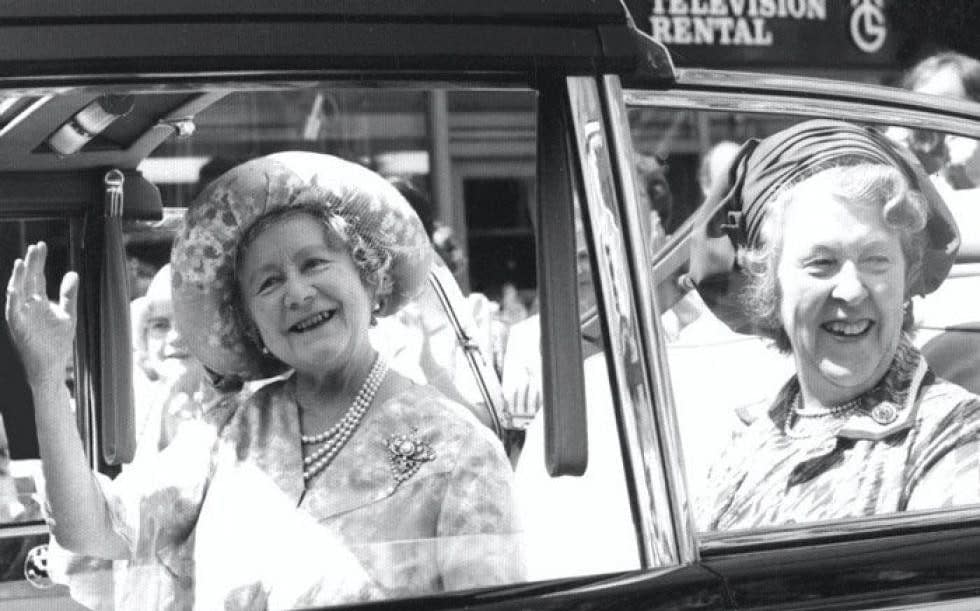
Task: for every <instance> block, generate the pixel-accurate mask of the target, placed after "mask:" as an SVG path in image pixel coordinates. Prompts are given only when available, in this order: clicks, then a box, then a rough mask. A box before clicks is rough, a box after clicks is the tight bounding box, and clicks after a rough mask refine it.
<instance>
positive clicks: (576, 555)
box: [504, 206, 641, 579]
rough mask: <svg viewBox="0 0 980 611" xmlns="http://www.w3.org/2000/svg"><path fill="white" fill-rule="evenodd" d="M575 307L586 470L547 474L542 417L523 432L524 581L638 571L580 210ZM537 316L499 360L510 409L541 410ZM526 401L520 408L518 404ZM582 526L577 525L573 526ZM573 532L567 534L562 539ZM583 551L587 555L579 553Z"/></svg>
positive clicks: (516, 331)
mask: <svg viewBox="0 0 980 611" xmlns="http://www.w3.org/2000/svg"><path fill="white" fill-rule="evenodd" d="M575 228H576V242H575V243H576V250H577V262H578V266H577V271H578V280H579V282H578V286H577V289H578V303H579V312H580V321H581V328H580V329H579V332H580V334H581V338H582V356H583V358H584V362H583V368H584V369H583V374H584V382H585V398H586V419H587V437H588V466H587V468H586V471H585V473H584V474H583V475H582V476H566V477H558V478H555V477H550V476H549V475H548V473H547V471H546V469H545V461H544V453H545V451H544V443H545V440H544V419H543V418H542V417H541V416H540V415H538V416H536V417H535V418H534V419H533V420H532V421H531V423H530V425H529V426H528V429H527V439H526V442H525V445H524V449H523V452H522V455H521V460H520V462H519V463H518V465H517V471H516V475H517V484H518V498H519V499H520V501H521V502H522V503H523V504H524V510H523V512H522V515H524V516H525V519H526V523H527V526H528V528H527V534H526V537H527V542H528V545H527V549H528V571H529V575H530V577H531V578H532V579H546V578H558V577H564V576H571V575H587V574H596V573H610V572H614V571H624V570H631V569H638V568H640V566H641V565H640V557H639V551H638V548H637V534H636V529H635V528H634V525H633V518H632V514H631V512H630V502H629V492H628V489H627V482H626V474H625V473H624V468H623V454H622V450H621V446H620V437H619V433H618V429H617V423H616V413H615V408H614V403H613V401H614V399H613V396H614V395H613V392H612V388H611V386H610V382H609V362H608V361H609V359H610V358H612V355H611V354H610V352H609V347H608V345H609V342H607V341H605V339H604V337H603V331H602V326H601V323H600V320H599V310H598V308H597V303H596V295H597V286H596V284H595V276H594V274H593V271H594V263H593V261H592V260H591V258H590V255H589V246H588V243H587V241H586V232H585V220H584V219H583V217H582V210H581V207H580V206H576V217H575ZM539 334H540V330H539V326H538V321H537V316H535V317H533V318H531V319H528V320H527V321H525V322H523V323H520V324H518V325H515V326H514V327H512V332H511V335H510V338H509V340H508V350H507V353H506V355H505V356H506V360H505V361H504V363H505V367H504V390H505V393H507V397H508V399H509V400H510V401H512V403H514V404H516V405H517V407H516V409H515V411H517V412H521V413H524V414H531V413H534V412H536V411H537V410H539V409H540V407H541V398H540V380H541V378H540V376H541V371H540V367H541V364H540V355H539V353H538V348H537V344H538V342H539ZM527 403H531V405H530V406H528V407H524V408H522V407H521V405H526V404H527ZM583 524H587V525H588V527H586V528H583V527H582V526H581V525H583ZM570 532H575V533H576V534H575V536H569V533H570ZM582 549H588V550H590V552H589V553H588V554H583V553H581V550H582Z"/></svg>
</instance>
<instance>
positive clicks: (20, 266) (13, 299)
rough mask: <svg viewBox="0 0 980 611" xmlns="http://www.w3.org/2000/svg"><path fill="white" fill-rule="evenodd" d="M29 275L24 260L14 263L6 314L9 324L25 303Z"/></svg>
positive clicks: (8, 284) (9, 282)
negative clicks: (25, 281)
mask: <svg viewBox="0 0 980 611" xmlns="http://www.w3.org/2000/svg"><path fill="white" fill-rule="evenodd" d="M26 275H27V268H26V266H25V265H24V260H23V259H17V260H16V261H14V269H13V271H11V272H10V280H9V281H8V282H7V307H6V311H5V312H4V313H5V315H6V317H7V322H10V319H11V316H13V313H14V312H16V311H17V310H19V309H20V307H21V304H23V302H24V277H25V276H26Z"/></svg>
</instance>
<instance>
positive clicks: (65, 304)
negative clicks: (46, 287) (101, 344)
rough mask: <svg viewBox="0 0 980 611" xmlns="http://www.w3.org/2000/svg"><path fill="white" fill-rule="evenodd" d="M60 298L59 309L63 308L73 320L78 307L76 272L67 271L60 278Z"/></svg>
mask: <svg viewBox="0 0 980 611" xmlns="http://www.w3.org/2000/svg"><path fill="white" fill-rule="evenodd" d="M60 294H61V298H60V302H59V303H60V305H61V309H62V310H64V311H65V312H66V313H67V314H68V316H69V317H70V318H71V319H72V320H73V321H74V320H76V317H75V312H76V310H77V308H78V274H77V273H75V272H68V273H67V274H65V277H64V278H62V279H61V291H60Z"/></svg>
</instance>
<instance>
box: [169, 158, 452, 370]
mask: <svg viewBox="0 0 980 611" xmlns="http://www.w3.org/2000/svg"><path fill="white" fill-rule="evenodd" d="M311 192H313V193H315V196H313V197H304V195H308V194H310V193H311ZM298 199H299V200H305V201H309V200H312V201H315V204H316V205H318V206H322V207H323V208H324V209H325V211H326V212H328V213H329V214H334V215H337V216H339V217H341V218H342V219H343V220H344V221H346V223H347V224H348V226H349V227H350V228H351V229H352V230H353V232H354V233H356V234H358V235H359V236H361V237H362V238H363V239H364V240H365V241H366V242H367V243H368V244H370V245H371V246H373V247H375V248H378V249H380V250H383V251H386V252H387V253H388V255H389V257H390V259H391V265H390V268H389V269H388V274H389V277H390V279H391V293H390V294H389V295H386V296H385V298H384V300H383V302H382V304H381V306H382V307H381V310H380V311H379V312H378V314H379V315H381V316H385V315H389V314H392V313H394V312H396V311H397V310H398V309H399V308H401V307H402V306H403V305H405V303H407V302H408V301H410V300H411V299H414V298H415V297H416V296H418V294H419V293H420V292H421V291H422V289H423V288H424V285H425V282H426V278H427V277H428V272H429V266H430V263H431V261H432V248H431V246H430V244H429V238H428V236H427V235H426V233H425V230H424V228H423V227H422V223H421V221H419V218H418V215H416V214H415V211H414V210H412V207H411V206H410V205H409V204H408V202H407V201H406V200H405V198H404V197H402V196H401V194H399V193H398V191H397V190H396V189H395V187H393V186H392V185H391V184H390V183H389V182H388V181H386V180H385V179H384V178H382V177H381V176H379V175H378V174H376V173H374V172H372V171H371V170H368V169H367V168H364V167H362V166H359V165H357V164H354V163H351V162H348V161H344V160H342V159H339V158H337V157H333V156H330V155H323V154H318V153H306V152H286V153H276V154H273V155H268V156H266V157H260V158H258V159H253V160H251V161H248V162H246V163H243V164H241V165H239V166H237V167H235V168H232V169H231V170H229V171H228V172H226V173H225V174H223V175H221V176H220V177H219V178H217V179H216V180H215V181H214V182H212V183H211V184H210V185H208V187H207V188H205V189H204V191H202V192H201V194H200V195H199V196H198V197H197V198H196V199H195V200H194V201H193V202H192V203H191V204H190V206H189V207H188V209H187V213H186V215H185V216H184V225H183V227H182V228H181V230H180V232H179V234H178V236H177V240H176V242H175V243H174V247H173V250H172V252H171V264H172V266H173V281H172V286H173V299H174V315H175V317H176V319H177V326H178V328H180V330H181V334H182V335H183V336H184V337H185V338H186V340H187V343H188V347H189V349H190V350H191V352H192V353H193V354H194V356H196V357H197V358H198V359H200V360H201V362H202V363H203V364H204V365H205V367H207V368H209V369H210V370H212V371H213V372H214V373H217V374H220V375H222V376H234V377H237V378H239V379H241V380H255V379H261V378H265V377H269V376H272V375H276V374H278V373H282V372H283V371H284V365H283V364H282V363H281V362H279V361H278V359H275V358H273V357H270V356H267V355H263V354H262V353H261V352H260V351H259V348H258V346H256V345H255V344H254V343H253V342H252V341H250V340H249V339H247V337H246V330H245V329H244V328H243V324H242V321H241V319H240V315H239V313H238V312H240V311H242V310H243V309H244V308H243V307H242V306H241V304H238V303H237V302H236V300H237V299H239V297H238V293H239V292H238V290H237V282H238V280H237V278H236V276H235V260H236V255H237V250H238V246H239V244H240V242H241V239H242V237H243V236H244V234H245V232H246V231H247V230H248V228H249V227H251V226H252V224H253V223H255V222H256V221H257V220H258V219H260V218H262V217H263V216H264V215H266V214H267V213H269V212H272V211H273V210H276V209H280V208H284V207H289V206H291V205H293V204H294V203H295V202H296V201H297V200H298Z"/></svg>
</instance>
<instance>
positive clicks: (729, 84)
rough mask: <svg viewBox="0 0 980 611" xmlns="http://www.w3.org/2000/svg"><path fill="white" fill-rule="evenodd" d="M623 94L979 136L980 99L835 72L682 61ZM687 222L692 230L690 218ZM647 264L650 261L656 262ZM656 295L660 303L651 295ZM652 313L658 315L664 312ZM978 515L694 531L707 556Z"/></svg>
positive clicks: (671, 409) (704, 107)
mask: <svg viewBox="0 0 980 611" xmlns="http://www.w3.org/2000/svg"><path fill="white" fill-rule="evenodd" d="M620 99H621V100H622V104H623V107H624V108H659V109H664V110H670V111H677V110H682V111H684V110H686V111H697V112H713V113H725V112H730V113H742V114H755V115H780V116H794V117H799V118H800V119H801V120H802V119H806V118H835V119H841V120H845V121H854V122H860V123H864V124H871V125H879V126H903V127H909V128H913V129H921V130H934V131H941V132H946V133H949V134H956V135H960V136H965V137H969V138H974V139H977V140H980V103H973V102H961V101H950V100H946V99H944V98H939V97H935V96H928V95H922V94H917V95H916V94H909V92H906V91H903V90H899V89H894V88H888V87H880V86H873V85H863V84H860V83H845V82H837V81H832V80H828V79H810V78H807V79H800V78H799V77H793V76H789V75H762V74H755V73H750V72H722V71H709V70H683V69H680V70H677V81H676V83H675V84H674V86H671V87H669V88H663V89H649V88H647V89H644V88H633V89H629V88H627V89H623V90H622V95H621V97H620ZM612 131H614V132H615V133H616V134H618V137H619V138H620V139H621V140H623V141H624V142H629V141H630V126H629V123H628V121H627V120H626V117H625V112H624V114H623V115H622V116H621V117H618V118H617V120H616V121H615V123H614V125H613V128H612ZM620 173H621V174H622V175H624V176H627V175H629V176H630V177H631V178H632V180H633V181H634V182H635V181H636V180H637V176H636V169H635V168H634V167H630V166H628V165H627V166H626V167H623V168H620ZM627 180H628V178H627ZM685 227H686V229H687V230H688V231H689V230H690V226H689V225H686V226H685ZM684 241H686V237H681V238H680V240H678V239H674V240H671V241H670V243H669V245H670V246H671V248H672V249H676V248H678V243H680V246H679V247H680V248H682V249H683V248H684V245H683V242H684ZM658 254H661V253H651V255H652V257H651V258H652V259H653V260H655V261H658V262H663V261H665V260H669V259H674V258H675V257H666V256H658ZM650 262H651V261H649V260H648V261H647V263H650ZM647 269H650V268H649V266H648V267H647ZM652 271H653V274H652V275H653V276H654V277H658V271H657V270H656V269H654V270H652ZM650 303H653V300H652V299H651V301H650ZM656 312H659V310H656V311H655V313H656ZM653 318H655V319H659V316H654V317H653ZM654 330H656V331H655V332H656V333H657V334H658V335H660V336H661V342H660V344H659V346H658V348H657V351H658V352H657V353H658V354H659V355H665V352H664V348H663V342H662V330H659V329H657V326H656V325H651V331H654ZM652 373H653V376H654V384H655V386H656V387H657V388H659V389H668V388H671V386H670V377H669V372H668V371H667V370H666V368H655V369H654V371H653V372H652ZM668 394H670V395H671V398H668V400H666V401H663V402H660V403H658V404H657V411H656V414H655V417H656V420H657V422H658V426H660V427H661V428H665V427H668V426H672V424H671V423H676V422H677V416H676V409H677V408H676V406H675V405H674V403H673V400H672V394H673V393H672V392H671V393H668ZM666 437H667V438H676V439H677V440H678V441H679V439H680V431H679V429H678V428H677V427H676V426H674V427H673V434H671V433H667V435H666ZM663 460H664V461H666V462H668V466H667V467H666V468H667V470H668V471H670V472H674V473H677V472H680V473H681V474H682V473H683V467H684V463H683V452H682V450H680V448H679V447H678V451H677V452H676V453H674V452H673V451H672V449H671V448H669V447H667V448H665V451H664V453H663ZM683 481H684V479H683V477H682V476H681V477H680V478H675V479H674V480H673V482H672V485H673V486H677V485H679V483H680V482H683ZM672 493H673V494H675V495H677V496H680V497H684V498H687V496H688V495H689V494H690V491H689V490H687V489H686V485H685V489H684V490H677V489H674V490H672ZM685 511H686V514H687V519H688V520H689V523H693V515H694V514H693V508H692V507H691V506H690V505H689V504H688V505H687V506H686V508H685ZM977 523H980V504H978V505H973V506H964V507H957V508H952V509H948V508H947V509H936V510H924V511H909V512H902V513H894V514H886V515H881V516H867V517H861V518H852V519H847V520H833V521H826V522H813V523H806V524H803V525H792V526H777V527H771V528H766V529H757V530H755V529H754V530H747V531H729V532H713V533H703V532H702V533H698V532H694V531H693V529H692V533H691V534H692V537H693V538H694V540H695V541H696V554H697V556H698V557H706V558H707V557H712V556H719V555H725V554H729V553H734V552H752V551H759V550H770V549H779V548H787V547H798V546H808V545H817V544H820V543H825V542H829V541H841V540H854V539H861V538H868V537H886V536H890V535H895V534H901V533H910V532H922V531H927V530H930V529H936V528H950V527H956V526H958V525H964V524H974V525H975V524H977Z"/></svg>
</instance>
